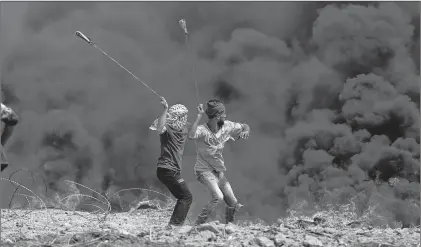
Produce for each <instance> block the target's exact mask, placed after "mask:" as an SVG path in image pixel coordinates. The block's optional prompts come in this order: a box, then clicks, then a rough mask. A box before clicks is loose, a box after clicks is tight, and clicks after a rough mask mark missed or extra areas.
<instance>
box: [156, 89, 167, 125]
mask: <svg viewBox="0 0 421 247" xmlns="http://www.w3.org/2000/svg"><path fill="white" fill-rule="evenodd" d="M161 105H162V106H163V107H164V112H163V113H162V115H161V116H160V117H159V119H158V126H157V128H156V130H157V131H158V132H159V133H161V132H163V130H164V127H165V124H166V119H167V112H168V104H167V101H166V100H165V98H164V97H162V98H161Z"/></svg>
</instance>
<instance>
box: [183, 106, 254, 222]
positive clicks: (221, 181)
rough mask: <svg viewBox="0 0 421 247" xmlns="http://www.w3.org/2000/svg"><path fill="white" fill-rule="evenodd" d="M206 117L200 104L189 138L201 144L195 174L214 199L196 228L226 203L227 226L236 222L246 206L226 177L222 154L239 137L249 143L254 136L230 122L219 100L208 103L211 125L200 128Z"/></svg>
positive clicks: (204, 209) (246, 128)
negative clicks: (226, 146) (238, 198)
mask: <svg viewBox="0 0 421 247" xmlns="http://www.w3.org/2000/svg"><path fill="white" fill-rule="evenodd" d="M203 113H204V111H203V106H202V105H201V104H200V105H199V106H198V115H197V118H196V121H195V122H194V123H193V126H192V128H191V130H190V133H189V138H190V139H198V140H200V141H199V142H197V158H196V164H195V166H194V170H195V173H196V176H197V179H198V180H199V182H201V183H202V184H203V185H205V186H206V187H207V188H208V189H209V190H210V192H211V196H212V199H211V200H210V202H209V203H208V204H207V205H206V206H205V207H204V208H203V210H202V212H201V213H200V215H199V216H198V219H197V221H196V223H195V224H196V225H200V224H203V223H205V222H206V220H207V219H208V218H209V216H210V215H211V214H212V212H213V211H214V210H215V208H216V206H217V205H218V204H219V202H221V201H222V200H223V199H224V200H225V203H226V205H227V207H226V214H225V220H226V223H229V222H234V215H235V212H236V211H238V210H239V209H240V208H241V207H242V206H243V205H241V204H240V203H238V201H237V199H236V198H235V195H234V192H233V190H232V188H231V185H230V183H229V182H228V180H227V178H226V177H225V176H224V172H225V171H226V168H225V165H224V158H223V156H222V152H223V149H224V144H225V142H227V141H228V140H229V139H233V138H232V136H238V135H239V137H241V138H243V139H247V138H248V137H249V134H250V127H249V126H248V125H247V124H240V123H234V122H231V121H228V120H226V111H225V106H224V104H223V103H222V102H221V101H219V100H217V99H213V100H210V101H208V103H207V109H206V115H207V116H208V122H207V124H204V125H200V126H198V124H199V121H200V119H201V118H202V115H203Z"/></svg>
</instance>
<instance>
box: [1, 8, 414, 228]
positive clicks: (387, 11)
mask: <svg viewBox="0 0 421 247" xmlns="http://www.w3.org/2000/svg"><path fill="white" fill-rule="evenodd" d="M9 4H13V3H5V4H3V5H4V6H3V8H7V6H8V5H9ZM415 5H416V4H415ZM415 8H418V6H416V7H415ZM413 9H414V6H410V7H408V5H407V4H403V5H398V4H395V3H373V4H369V3H365V4H364V5H356V4H343V3H341V4H333V3H332V4H328V3H320V4H318V3H298V2H297V3H292V2H282V3H281V2H276V3H275V2H270V3H269V2H267V3H222V2H221V3H169V2H165V3H164V2H159V3H158V2H157V3H152V2H148V3H146V2H145V3H29V4H28V6H27V12H25V14H23V15H22V19H19V21H16V22H14V23H19V25H17V24H15V25H16V26H17V27H16V26H15V28H14V32H17V33H18V34H19V35H15V36H13V38H10V39H11V40H12V41H10V44H9V46H8V47H9V48H10V49H8V50H7V53H6V54H7V55H6V56H5V57H4V61H3V66H2V71H1V80H2V83H3V87H4V89H7V90H5V94H6V101H8V100H9V99H10V100H9V101H10V104H11V106H12V107H13V108H15V109H16V111H18V112H19V113H20V115H21V118H22V122H21V124H20V125H19V126H18V127H17V129H16V134H15V136H14V137H13V139H12V140H11V143H10V146H9V147H8V150H9V152H10V153H11V154H10V159H11V161H12V162H13V163H14V164H16V167H26V168H30V169H33V170H37V169H38V170H40V171H42V173H43V174H44V176H45V177H46V180H47V182H48V184H49V187H50V189H51V190H53V191H60V190H61V187H60V186H64V185H63V182H62V181H63V180H66V179H67V180H73V181H75V182H78V183H81V184H84V185H86V186H89V187H91V188H107V186H108V184H110V180H112V183H113V184H114V185H116V186H117V187H118V188H128V187H145V186H148V187H158V186H160V185H159V183H158V182H157V180H156V178H155V172H154V170H155V164H156V159H157V157H158V154H159V142H158V138H157V136H156V135H155V134H153V133H151V132H150V131H149V130H148V126H149V124H150V123H151V122H152V121H153V120H154V119H155V118H156V117H157V116H158V115H159V114H160V111H161V108H160V106H159V99H158V98H156V96H155V95H154V94H152V93H151V92H150V91H148V90H147V88H145V87H144V86H143V85H141V84H140V83H138V82H137V81H135V80H133V78H132V77H131V76H130V75H128V74H127V73H126V72H125V71H123V70H122V69H121V68H119V67H118V66H116V65H115V64H113V63H112V62H111V61H110V60H108V59H107V58H106V57H104V56H103V55H102V54H100V53H99V52H98V51H96V50H95V49H93V48H92V47H90V46H89V45H87V44H86V43H84V42H83V41H81V40H80V39H78V38H77V37H75V36H74V32H75V31H76V30H80V31H82V32H84V33H85V34H87V35H88V36H89V37H91V38H92V39H93V40H94V41H97V42H98V43H99V45H100V46H101V47H102V48H103V49H104V50H106V51H108V52H109V53H110V54H111V55H112V56H113V57H114V58H116V59H117V60H118V61H120V62H121V63H122V64H123V65H125V66H127V67H128V69H130V70H132V71H133V72H134V73H135V74H137V75H139V77H141V78H142V79H143V80H144V81H145V82H146V83H148V84H149V85H150V86H151V87H152V88H154V89H155V90H156V91H157V92H158V93H159V94H161V95H164V96H165V97H166V98H167V100H168V101H169V102H170V104H174V103H182V104H185V105H186V106H187V107H188V108H189V109H190V116H191V120H193V119H192V118H193V116H195V107H196V104H197V99H196V91H195V87H194V82H193V75H192V72H191V65H192V64H194V65H195V68H196V74H197V81H198V84H199V92H200V100H201V102H202V103H205V101H206V100H208V99H210V98H212V97H218V98H220V99H222V100H224V102H225V103H226V104H227V108H228V114H229V116H228V118H229V119H231V120H233V121H239V122H247V123H249V125H250V126H251V127H252V136H251V139H250V140H248V141H238V142H236V143H234V144H232V145H231V144H228V145H227V147H226V150H225V157H226V162H227V167H228V170H229V171H228V177H229V179H230V180H231V182H232V185H233V187H234V189H235V191H236V193H237V196H238V198H239V199H240V200H241V201H242V202H244V204H246V205H247V207H246V210H247V212H248V214H249V215H250V216H252V217H259V218H263V219H265V220H270V219H275V218H277V217H278V216H280V215H282V214H284V213H285V210H286V209H287V208H290V207H294V206H295V205H297V203H300V202H301V201H302V200H305V201H307V202H308V205H309V206H310V207H311V206H314V205H317V204H321V203H333V204H340V203H348V202H349V200H350V198H354V197H359V198H361V200H360V202H361V203H360V204H359V207H360V208H361V209H362V210H364V209H365V208H367V207H369V206H373V205H381V206H382V208H381V209H382V210H380V213H382V214H384V215H385V216H387V217H388V220H390V221H395V220H398V221H401V222H403V223H404V224H410V223H414V220H416V219H415V218H416V217H414V215H415V214H416V215H418V211H415V212H414V209H413V205H414V201H415V202H416V201H418V203H419V182H420V181H419V172H420V164H419V128H418V127H419V71H418V70H417V66H418V65H419V55H417V54H415V53H416V52H418V51H419V37H418V36H419V32H415V26H414V24H413V23H416V22H414V20H417V18H418V19H419V12H418V11H416V13H415V12H413ZM123 13H124V14H123ZM181 17H184V18H186V20H187V26H188V28H189V31H190V41H191V44H192V47H193V49H192V50H193V54H191V55H192V57H193V58H192V57H190V56H189V54H188V53H187V48H186V46H185V44H184V37H183V33H182V31H181V29H180V27H179V26H178V20H179V19H180V18H181ZM15 18H17V17H15ZM417 28H419V26H417ZM185 156H186V158H185V161H184V164H183V167H184V173H185V174H186V177H187V180H189V181H190V184H194V183H196V182H195V180H194V177H193V176H192V173H193V172H192V166H193V162H194V143H193V142H192V143H189V144H187V150H186V153H185ZM136 167H137V169H135V168H136ZM134 171H136V172H134ZM110 174H113V175H112V176H111V175H110ZM390 181H394V182H393V183H392V182H390ZM196 187H197V186H196ZM40 188H42V186H40ZM197 188H199V187H197ZM193 192H195V191H193ZM196 194H197V196H195V195H196ZM205 195H206V194H205ZM194 196H195V199H194V200H195V201H196V202H197V205H195V207H198V208H200V207H201V206H202V205H201V204H200V203H202V202H203V203H204V202H205V201H206V200H207V199H208V198H207V197H205V196H203V195H202V194H201V193H194Z"/></svg>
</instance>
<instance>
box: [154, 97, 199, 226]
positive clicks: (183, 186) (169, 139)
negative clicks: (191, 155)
mask: <svg viewBox="0 0 421 247" xmlns="http://www.w3.org/2000/svg"><path fill="white" fill-rule="evenodd" d="M161 104H162V106H163V107H164V112H163V113H162V115H161V116H160V117H159V118H158V119H156V120H155V121H154V123H153V124H152V125H151V126H150V127H149V128H150V129H151V130H154V131H157V132H158V134H159V138H160V142H161V155H160V157H159V158H158V164H157V171H156V172H157V177H158V179H159V180H160V181H161V182H162V183H163V184H164V185H165V186H166V187H167V188H168V190H169V191H170V192H171V194H172V195H173V196H174V197H175V198H177V203H176V205H175V208H174V211H173V214H172V216H171V219H170V221H169V224H168V228H172V227H174V226H175V227H177V226H178V227H179V226H182V225H183V224H184V221H185V219H186V217H187V213H188V211H189V209H190V206H191V203H192V200H193V197H192V195H191V193H190V190H189V188H188V187H187V183H186V181H184V179H183V178H182V177H181V165H182V156H183V152H184V146H185V144H186V141H187V138H188V129H187V113H188V110H187V108H186V107H185V106H184V105H181V104H176V105H173V106H171V107H170V108H168V104H167V101H166V100H165V98H164V97H161Z"/></svg>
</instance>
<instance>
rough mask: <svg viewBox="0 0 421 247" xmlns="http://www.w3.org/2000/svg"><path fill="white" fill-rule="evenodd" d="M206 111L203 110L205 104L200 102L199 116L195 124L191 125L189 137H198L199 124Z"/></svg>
mask: <svg viewBox="0 0 421 247" xmlns="http://www.w3.org/2000/svg"><path fill="white" fill-rule="evenodd" d="M204 112H205V111H204V110H203V105H202V104H200V105H199V106H198V107H197V117H196V120H194V123H193V125H192V126H191V129H190V131H189V139H196V138H197V134H196V131H197V126H198V125H199V122H200V119H201V118H202V115H203V113H204Z"/></svg>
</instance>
